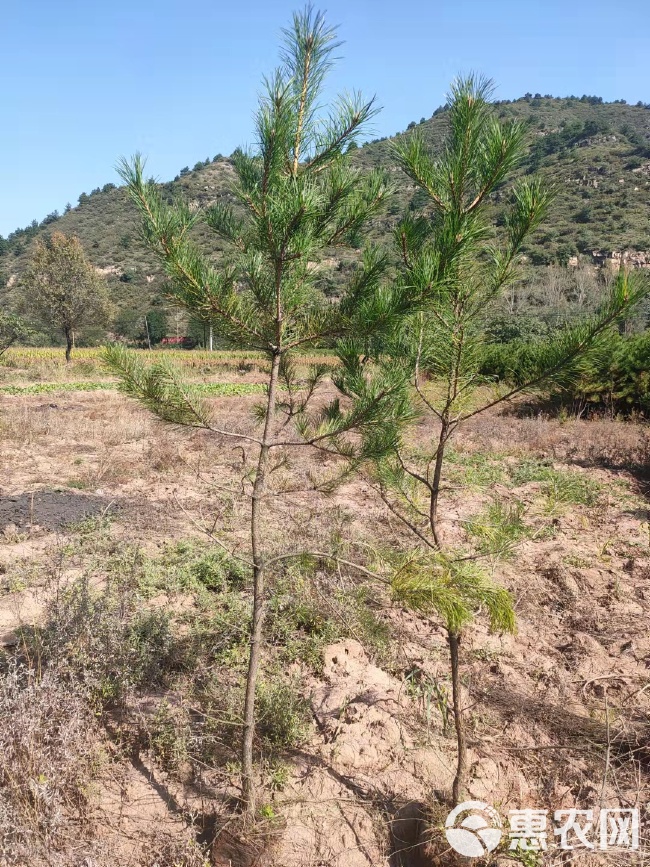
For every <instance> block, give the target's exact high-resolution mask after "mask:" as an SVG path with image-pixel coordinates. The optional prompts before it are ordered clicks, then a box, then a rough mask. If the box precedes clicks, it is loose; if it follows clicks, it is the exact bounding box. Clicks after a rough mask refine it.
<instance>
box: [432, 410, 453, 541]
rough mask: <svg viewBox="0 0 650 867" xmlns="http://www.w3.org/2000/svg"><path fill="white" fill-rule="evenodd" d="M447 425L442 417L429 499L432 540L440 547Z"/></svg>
mask: <svg viewBox="0 0 650 867" xmlns="http://www.w3.org/2000/svg"><path fill="white" fill-rule="evenodd" d="M448 430H449V425H448V424H447V421H446V420H444V419H443V422H442V425H441V428H440V439H439V440H438V450H437V452H436V465H435V468H434V471H433V485H432V490H431V499H430V501H429V526H430V527H431V533H432V535H433V541H434V542H435V543H436V545H437V546H438V548H440V534H439V532H438V499H439V497H440V481H441V478H442V464H443V461H444V457H445V443H446V442H447V433H448Z"/></svg>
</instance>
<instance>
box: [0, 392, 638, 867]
mask: <svg viewBox="0 0 650 867" xmlns="http://www.w3.org/2000/svg"><path fill="white" fill-rule="evenodd" d="M258 399H259V398H257V399H256V398H255V396H251V397H241V398H232V397H228V398H217V399H215V400H214V401H213V405H214V409H215V412H216V415H217V417H218V418H219V419H220V420H221V421H223V423H224V424H228V426H230V427H234V428H236V429H238V430H240V431H246V430H250V429H251V425H252V422H251V420H250V409H251V408H252V406H253V405H254V404H255V403H256V400H258ZM1 400H2V403H1V406H0V578H2V579H5V580H4V582H3V595H2V597H0V635H1V637H2V642H3V644H4V646H5V650H6V652H11V650H12V648H15V646H16V643H17V641H18V639H17V634H18V632H19V631H20V629H21V628H22V626H24V625H25V624H29V623H34V622H38V620H39V618H42V617H43V616H44V611H45V610H46V608H47V605H48V604H49V597H48V595H47V593H45V592H44V591H42V590H41V589H39V584H38V581H36V582H32V581H31V580H30V575H32V574H36V572H38V569H39V568H46V567H47V564H48V563H52V562H53V560H56V556H57V551H60V550H61V547H62V546H65V545H66V544H67V543H68V542H69V540H70V538H72V537H74V533H75V527H76V526H77V525H78V524H79V522H80V521H82V520H83V519H84V518H85V517H88V516H98V515H99V516H102V515H105V516H108V515H110V516H111V528H112V529H111V532H112V533H113V534H114V536H115V538H116V539H118V540H121V541H123V542H125V543H127V542H128V543H129V544H137V545H139V546H141V548H142V550H144V551H146V552H150V553H153V554H155V552H156V551H158V550H160V549H161V547H162V546H163V545H164V544H165V543H167V542H169V540H180V539H188V538H197V539H198V538H206V536H205V534H204V533H202V528H208V529H211V530H212V532H213V533H214V534H215V535H218V536H219V538H220V539H221V540H222V541H223V542H224V543H226V544H227V545H228V546H229V548H230V549H231V550H233V551H235V552H240V553H241V554H242V555H244V554H245V553H246V552H247V550H248V538H247V533H246V514H247V510H248V508H249V500H248V498H247V496H246V491H247V482H246V481H245V480H244V481H243V482H242V478H243V477H245V476H246V473H247V472H248V470H249V468H250V466H251V461H252V459H253V457H254V455H253V453H252V451H251V449H250V448H249V447H248V446H244V447H242V446H239V445H237V446H233V444H232V442H230V441H225V440H224V439H223V438H221V437H219V436H217V435H214V434H210V433H208V432H204V431H183V430H179V429H173V428H169V427H165V426H163V425H162V424H160V423H158V422H156V421H154V420H153V419H152V418H151V417H150V416H149V415H148V414H147V413H146V412H145V411H144V410H142V409H140V408H138V407H137V406H135V405H134V404H133V403H131V402H129V401H128V400H127V399H126V398H124V397H121V396H120V395H118V394H117V393H115V392H110V391H106V392H89V393H82V392H77V393H69V394H56V395H47V396H45V397H44V396H43V395H30V396H22V395H9V396H3V397H2V399H1ZM431 433H432V432H431V431H428V430H426V429H425V428H422V429H421V430H419V431H418V432H417V434H416V438H417V437H423V436H428V435H430V434H431ZM455 455H456V458H455V463H452V464H450V467H451V469H452V470H453V473H452V474H451V475H450V479H449V484H448V486H447V490H446V492H445V495H444V499H443V503H442V506H441V513H442V516H443V525H442V532H443V535H444V538H445V541H446V542H448V543H449V544H453V543H456V542H458V543H461V542H462V540H463V538H464V535H463V534H464V531H463V529H462V528H463V522H465V521H468V520H471V519H472V517H473V516H476V515H477V514H478V513H480V512H481V510H482V509H484V508H485V507H486V506H487V505H489V504H490V503H491V502H492V501H493V499H494V498H495V497H498V498H501V499H502V500H504V501H512V502H514V501H517V502H519V503H521V504H522V506H521V508H522V509H523V510H524V515H525V520H526V522H527V524H528V525H529V526H530V527H531V528H533V532H531V533H530V534H529V535H528V536H527V538H525V539H524V540H523V541H522V542H521V543H520V544H519V545H518V547H517V549H516V553H515V555H514V556H512V557H511V558H510V559H509V560H507V561H503V562H499V563H498V564H496V565H495V567H494V568H495V577H496V578H497V579H498V581H499V582H501V583H502V584H503V585H504V586H506V587H507V588H508V589H509V590H510V591H511V593H512V595H513V597H514V600H515V608H516V613H517V623H518V630H517V633H516V634H515V635H493V634H490V633H489V631H488V629H487V625H486V623H485V619H484V618H482V617H481V616H479V617H477V618H476V620H475V623H474V625H473V626H472V627H471V628H470V629H468V630H467V632H466V634H465V636H464V639H463V643H462V662H463V665H462V669H463V674H462V678H463V684H464V692H465V696H464V701H465V707H466V715H467V720H468V734H469V758H470V783H469V787H468V793H467V794H468V798H471V799H475V800H481V801H485V802H487V803H488V804H490V805H494V806H495V807H497V809H498V811H499V813H500V814H501V816H502V817H504V820H505V818H506V817H507V816H508V813H509V811H511V810H520V809H526V808H528V809H540V810H546V811H548V843H549V847H550V849H549V851H548V852H541V853H537V852H536V851H534V850H533V851H530V852H512V853H510V852H508V849H507V843H506V841H505V836H504V845H502V846H501V847H500V849H499V850H498V851H497V852H495V853H494V854H493V855H491V856H489V859H488V861H485V862H482V861H480V860H476V861H473V862H467V861H464V862H463V861H459V862H458V863H477V864H480V863H492V864H503V865H505V864H513V863H522V864H527V865H536V864H546V863H548V864H556V863H557V864H560V863H561V864H568V863H570V864H585V865H591V864H594V865H596V864H598V865H601V864H603V865H604V864H643V863H647V859H648V858H649V857H650V815H648V813H647V807H648V803H649V796H650V790H649V788H648V761H649V759H650V754H649V753H648V734H649V732H650V727H649V725H648V722H649V714H650V689H649V688H648V687H649V686H650V677H649V668H650V632H649V630H648V615H649V613H650V530H649V519H650V514H649V510H648V509H649V507H648V501H647V496H648V490H650V488H649V485H648V481H647V478H646V475H645V474H646V473H647V471H648V467H649V466H650V460H649V456H650V439H649V437H648V433H647V430H645V429H644V428H643V427H642V426H641V425H635V424H631V423H624V422H619V421H610V420H592V421H584V420H570V421H566V422H560V421H558V420H557V419H552V418H548V417H546V416H544V415H543V414H540V413H538V412H537V413H535V412H531V413H527V412H526V411H525V408H523V407H520V408H519V410H518V412H517V413H510V414H503V415H498V414H494V415H489V416H486V417H484V418H481V419H480V420H479V421H476V423H473V424H471V425H468V426H467V427H466V428H465V430H464V431H462V432H461V434H460V437H459V439H458V441H457V443H456V452H455ZM477 455H487V456H488V457H489V456H490V455H491V456H496V457H495V458H494V460H493V461H492V463H496V464H501V465H502V466H505V467H507V466H509V465H512V466H516V465H520V464H522V463H525V462H526V461H532V460H540V459H543V460H547V461H549V462H550V464H552V466H553V467H554V468H555V469H557V470H558V471H561V472H567V473H572V474H577V475H579V476H581V477H585V478H588V479H589V480H591V481H593V483H594V485H597V486H598V487H597V491H598V493H597V496H596V497H595V499H594V501H593V502H592V503H590V504H576V503H567V502H556V503H551V504H549V501H548V497H547V498H546V499H545V498H544V495H543V485H542V484H541V483H540V482H538V481H537V482H536V481H528V482H525V481H524V482H522V483H520V484H515V483H513V482H512V480H511V479H510V480H508V479H507V478H501V477H498V478H495V480H492V481H490V479H489V474H488V477H487V481H486V479H485V478H482V477H481V478H479V477H480V476H481V473H480V472H479V471H478V470H477V462H476V461H473V457H474V456H477ZM292 460H293V461H294V465H293V466H292V467H291V472H292V473H293V476H292V477H296V476H297V477H298V478H299V479H302V480H303V481H304V480H306V479H307V477H308V474H310V473H311V474H312V475H313V474H315V475H317V476H319V477H320V476H323V475H326V474H327V473H329V472H333V471H334V470H335V466H334V463H333V461H330V459H328V458H327V457H325V458H323V457H322V456H319V455H317V454H314V453H308V452H307V451H306V450H305V451H304V452H302V453H301V454H299V456H298V457H297V458H293V459H292ZM468 467H469V469H467V468H468ZM479 469H480V468H479ZM282 472H283V471H279V476H282ZM286 478H287V479H288V478H289V470H287V471H286ZM298 487H299V489H298V490H292V492H291V493H289V494H286V495H284V496H283V497H280V499H279V500H278V501H277V502H276V503H275V507H274V514H273V515H270V516H269V517H268V519H267V530H268V533H269V538H271V539H272V545H273V548H274V549H275V550H277V551H282V550H286V549H287V548H289V549H290V550H291V549H292V547H293V548H296V547H297V546H298V547H302V548H305V549H310V550H322V549H323V546H326V545H329V544H331V539H332V532H333V528H335V529H336V532H337V533H338V536H339V538H340V539H342V540H343V542H342V543H341V544H345V546H347V547H346V550H347V551H349V552H352V554H354V553H355V552H356V553H357V554H358V552H359V551H360V550H362V549H363V546H364V545H365V546H370V547H372V546H376V547H380V546H381V547H390V546H395V547H396V546H398V545H400V544H404V542H405V540H407V539H408V534H407V533H406V531H405V530H404V528H403V527H402V526H400V524H399V522H398V521H397V519H396V518H395V517H394V516H393V515H391V514H390V512H388V511H387V509H386V508H385V506H384V505H383V503H382V502H381V500H380V499H379V497H378V496H377V495H376V493H375V491H374V490H373V488H372V485H371V484H370V483H369V482H368V481H364V480H358V481H355V482H352V483H347V484H345V485H343V486H342V487H340V488H339V489H337V491H336V492H335V493H334V494H333V495H330V496H327V497H326V496H324V495H321V494H318V493H314V492H313V491H310V490H308V485H307V484H306V483H305V485H304V487H301V486H298ZM74 574H75V573H74V567H73V566H70V567H69V569H68V571H67V572H66V573H65V575H64V577H63V580H64V581H65V580H69V579H70V577H71V576H73V575H74ZM66 576H67V577H66ZM377 608H378V612H379V613H378V616H379V617H380V618H381V619H382V621H383V622H384V623H385V624H386V625H387V626H388V627H389V628H390V630H391V634H392V635H393V636H394V637H395V641H394V648H393V651H392V653H391V657H390V661H389V662H386V661H384V662H383V667H382V665H380V664H378V661H377V660H376V659H375V658H374V657H373V654H372V651H369V650H368V649H367V648H364V647H363V646H362V644H361V643H360V642H359V641H357V640H355V639H354V638H349V639H346V640H344V641H339V642H336V643H334V644H332V645H330V646H328V647H327V648H326V649H325V651H324V660H323V666H322V671H321V672H320V673H319V674H314V673H313V672H312V673H309V672H307V671H306V670H301V671H300V673H299V677H300V683H301V690H302V692H303V694H304V697H305V699H306V700H307V701H308V702H309V707H310V714H311V724H310V730H309V733H308V736H307V738H306V740H305V742H304V744H303V746H301V747H300V748H299V749H296V750H294V751H292V752H291V754H290V755H289V756H288V758H287V762H288V765H289V768H290V771H289V775H288V779H287V780H286V783H285V785H284V786H283V787H282V789H281V790H279V791H276V792H274V793H273V794H272V795H271V796H270V803H271V804H272V805H273V815H274V816H276V817H280V818H278V820H277V821H276V822H275V824H274V823H273V822H271V823H270V828H271V830H270V831H269V833H268V834H267V835H266V836H265V837H264V841H263V843H262V842H260V841H257V842H256V841H254V840H253V841H249V845H244V844H243V843H242V840H241V837H240V836H237V834H236V833H235V829H233V828H232V827H229V826H228V825H226V826H225V827H224V826H223V824H221V825H220V824H219V821H220V819H219V815H220V814H219V808H218V806H215V804H216V803H218V801H217V800H216V798H214V797H213V795H214V793H215V792H216V791H217V790H219V787H220V786H221V791H222V793H221V795H219V798H221V801H222V802H225V800H226V796H227V795H228V786H225V787H224V785H223V784H220V782H219V775H218V774H217V773H216V771H215V772H214V773H211V772H210V770H209V769H207V770H206V771H205V774H204V775H203V778H202V786H201V787H197V786H195V785H193V783H192V781H189V782H188V781H186V780H183V779H182V775H181V778H179V777H178V776H176V777H174V776H173V775H169V774H167V773H166V772H165V771H163V770H162V769H161V768H159V767H158V766H157V765H156V763H155V761H153V760H152V759H151V758H150V757H148V756H146V755H143V754H142V755H137V756H136V755H134V756H133V757H132V760H131V761H128V762H121V764H119V765H115V766H113V770H112V771H111V773H106V774H104V776H103V777H102V778H101V782H100V784H99V785H98V786H97V788H96V791H95V792H94V795H93V799H94V800H93V804H94V806H93V812H92V820H91V826H92V828H93V830H92V831H91V832H90V837H89V838H88V839H87V840H85V841H84V840H81V842H79V845H78V846H77V847H76V849H75V850H74V853H73V854H70V853H67V854H66V855H65V856H64V855H60V856H57V857H60V860H59V861H57V860H56V859H53V860H52V861H51V863H53V864H54V863H57V864H59V863H60V864H66V865H67V864H70V865H73V864H74V865H82V864H84V865H87V867H95V865H105V864H106V865H107V864H109V863H110V864H113V865H115V867H121V865H124V867H126V865H131V864H133V865H151V867H153V864H154V863H161V864H162V863H163V861H162V860H160V861H159V862H156V861H155V858H154V860H152V858H153V857H154V856H153V855H152V854H151V851H152V849H151V847H152V843H151V841H152V840H154V839H155V840H157V841H158V843H160V841H161V840H167V839H170V840H174V839H176V837H182V836H183V835H185V836H187V833H188V830H187V817H188V815H194V816H197V815H199V814H200V815H202V816H204V817H206V816H208V817H209V816H212V817H213V821H212V825H210V823H209V822H207V820H206V821H204V822H203V825H202V831H201V833H200V834H199V837H200V839H202V840H204V841H205V840H207V841H208V842H210V839H209V838H210V833H211V829H212V832H214V830H215V828H217V826H218V828H219V834H218V835H217V842H216V843H214V845H213V846H212V849H211V853H212V854H211V856H210V857H211V859H212V860H211V863H212V864H214V865H224V867H226V865H229V864H231V865H238V864H239V865H244V864H247V865H248V864H250V865H252V864H256V863H257V864H272V865H274V867H308V865H313V867H317V865H321V867H325V865H327V867H366V865H368V867H370V865H372V867H378V865H400V864H401V865H416V867H418V865H426V864H453V863H456V861H455V860H454V858H455V856H454V855H453V853H452V852H451V851H450V849H449V847H448V845H447V844H446V843H445V842H444V836H443V835H442V832H441V830H440V827H441V825H442V823H443V822H444V817H445V815H446V812H447V808H446V807H445V806H444V799H445V797H448V794H449V790H450V786H451V781H452V778H453V773H454V757H455V741H454V738H453V721H451V720H450V717H449V713H450V711H449V674H448V661H447V647H446V637H445V632H444V630H443V629H442V627H441V624H440V623H439V622H438V621H437V620H436V618H435V617H431V618H427V617H423V616H419V615H417V614H414V613H412V612H409V611H407V610H405V609H403V608H402V607H400V606H399V605H397V604H393V603H391V601H390V599H388V598H387V599H383V597H382V596H381V594H380V593H378V602H377ZM148 698H152V697H147V696H146V695H144V696H143V695H140V696H138V697H137V701H138V702H144V705H143V706H144V707H145V709H146V701H147V700H148ZM154 699H156V696H153V699H152V700H154ZM154 704H155V701H154ZM105 737H106V744H107V746H106V749H107V750H108V751H109V752H110V750H111V739H110V735H109V734H107V735H106V736H105ZM211 793H212V794H211ZM572 808H579V809H582V810H586V809H592V810H594V811H595V812H596V813H598V810H599V809H601V808H610V809H613V808H634V809H638V810H639V811H640V816H641V842H640V847H641V848H640V850H639V851H638V852H637V853H634V852H629V851H625V850H624V849H617V850H613V849H612V850H609V851H599V850H598V848H597V847H596V849H594V850H593V851H592V850H590V849H587V848H584V847H583V848H582V849H576V850H574V851H572V852H570V853H568V852H559V851H556V850H553V844H554V842H556V841H557V837H555V838H554V834H553V827H554V826H553V822H552V819H553V812H554V811H556V810H570V809H572ZM215 817H216V818H215ZM215 823H216V824H215ZM199 824H200V823H199ZM193 833H198V832H196V829H195V830H194V831H193ZM215 833H216V832H215ZM215 833H212V837H213V838H214V836H215ZM201 835H202V836H201ZM82 836H83V835H82ZM594 839H595V838H594ZM262 850H265V854H260V852H262ZM65 859H68V860H65ZM147 859H149V860H147ZM513 859H515V860H513ZM526 859H527V860H526ZM536 859H537V860H536ZM644 859H645V860H644ZM164 863H166V862H164ZM170 863H171V862H170ZM179 863H189V862H179Z"/></svg>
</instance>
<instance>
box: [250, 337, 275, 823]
mask: <svg viewBox="0 0 650 867" xmlns="http://www.w3.org/2000/svg"><path fill="white" fill-rule="evenodd" d="M279 368H280V353H279V352H277V353H276V354H275V355H274V356H273V363H272V365H271V376H270V379H269V391H268V397H267V403H266V418H265V421H264V433H263V435H262V445H261V447H260V454H259V458H258V461H257V472H256V474H255V482H254V484H253V496H252V506H251V547H252V552H253V621H252V625H251V637H250V655H249V658H248V674H247V677H246V699H245V702H244V732H243V739H242V754H241V761H242V778H243V801H244V806H245V809H246V812H247V813H248V814H249V815H253V814H254V813H255V779H254V772H253V737H254V735H255V687H256V685H257V676H258V673H259V668H260V658H261V653H262V631H263V628H264V617H265V614H266V610H265V608H266V606H265V599H264V584H265V577H266V576H265V571H264V557H263V552H262V545H261V538H260V536H261V528H260V517H261V514H260V510H261V498H262V496H263V495H264V492H265V490H266V469H267V464H268V458H269V445H270V442H271V434H272V425H273V413H274V409H275V394H276V388H277V382H278V372H279Z"/></svg>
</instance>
